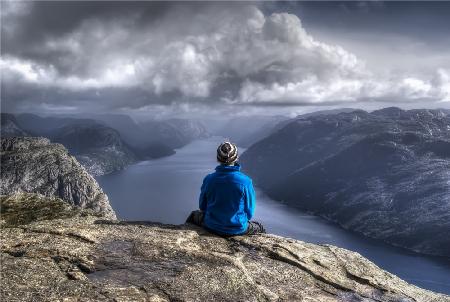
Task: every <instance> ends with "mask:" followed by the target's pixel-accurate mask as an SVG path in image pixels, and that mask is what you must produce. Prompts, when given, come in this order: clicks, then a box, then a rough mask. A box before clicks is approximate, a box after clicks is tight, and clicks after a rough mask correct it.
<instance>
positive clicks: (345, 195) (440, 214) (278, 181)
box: [241, 108, 450, 257]
mask: <svg viewBox="0 0 450 302" xmlns="http://www.w3.org/2000/svg"><path fill="white" fill-rule="evenodd" d="M241 162H242V164H243V167H244V168H245V171H246V172H247V173H248V174H249V175H251V176H252V177H253V179H254V181H255V183H256V184H257V185H258V186H260V187H262V188H263V189H264V190H265V191H266V192H267V193H268V194H269V195H270V196H271V197H272V198H274V199H277V200H280V201H283V202H285V203H288V204H290V205H292V206H296V207H299V208H301V209H303V210H307V211H311V212H313V213H315V214H317V215H320V216H323V217H326V218H327V219H330V220H332V221H335V222H337V223H339V224H340V225H341V226H343V227H344V228H346V229H350V230H354V231H356V232H359V233H363V234H365V235H367V236H369V237H373V238H377V239H381V240H384V241H386V242H389V243H391V244H393V245H397V246H402V247H406V248H409V249H412V250H415V251H419V252H422V253H427V254H436V255H443V256H447V257H448V256H450V237H449V236H448V234H449V233H450V185H449V177H450V174H449V171H450V117H449V116H448V115H446V114H444V113H443V112H442V111H441V110H409V111H404V110H401V109H399V108H385V109H382V110H376V111H373V112H372V113H368V112H365V111H361V110H359V111H354V112H351V113H339V114H334V115H319V116H310V117H303V118H298V119H296V120H295V121H292V122H291V123H289V124H288V125H286V126H285V127H284V128H282V129H280V130H279V131H277V132H275V133H273V134H272V135H270V136H269V137H267V138H265V139H263V140H261V141H259V142H258V143H256V144H254V145H253V146H251V147H250V148H249V149H248V150H247V151H246V152H245V153H244V154H243V155H242V156H241Z"/></svg>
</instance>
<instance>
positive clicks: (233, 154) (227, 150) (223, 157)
mask: <svg viewBox="0 0 450 302" xmlns="http://www.w3.org/2000/svg"><path fill="white" fill-rule="evenodd" d="M237 159H238V150H237V147H236V145H235V144H233V143H230V142H223V143H221V144H220V145H219V147H218V148H217V160H218V161H219V162H221V163H223V164H227V165H230V164H232V163H234V162H235V161H237Z"/></svg>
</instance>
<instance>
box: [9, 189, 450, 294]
mask: <svg viewBox="0 0 450 302" xmlns="http://www.w3.org/2000/svg"><path fill="white" fill-rule="evenodd" d="M34 195H35V194H19V195H14V196H10V197H2V198H1V202H2V205H3V206H2V219H3V221H2V225H3V227H2V229H1V231H0V232H1V237H2V246H1V261H2V278H1V281H0V282H1V286H0V295H1V298H2V300H4V301H78V300H82V301H113V300H114V301H321V302H326V301H366V302H370V301H392V302H394V301H395V302H400V301H401V302H412V301H428V302H430V301H436V302H437V301H440V302H444V301H447V302H448V301H450V297H448V296H444V295H438V294H435V293H432V292H429V291H426V290H422V289H419V288H417V287H415V286H412V285H409V284H407V283H406V282H404V281H402V280H400V279H399V278H397V277H395V276H393V275H391V274H389V273H387V272H385V271H383V270H381V269H380V268H378V267H377V266H375V265H374V264H373V263H371V262H370V261H368V260H367V259H365V258H363V257H362V256H360V255H359V254H357V253H354V252H350V251H348V250H344V249H341V248H337V247H334V246H329V245H315V244H308V243H305V242H301V241H297V240H292V239H286V238H281V237H278V236H273V235H258V236H251V237H233V238H228V239H224V238H221V237H217V236H215V235H212V234H210V233H207V232H206V231H204V230H203V229H200V228H196V227H193V226H189V225H184V226H168V225H159V224H152V223H145V222H118V221H111V220H99V218H98V217H95V216H92V212H89V211H85V210H80V209H73V210H74V211H75V212H71V210H70V207H69V206H68V205H67V204H65V203H64V202H62V201H61V200H58V199H56V198H53V199H46V200H45V201H43V200H41V199H42V198H41V197H39V198H40V199H39V198H38V199H39V200H37V201H35V199H36V197H35V196H34ZM24 204H26V207H29V208H33V211H32V212H33V213H40V214H39V215H35V217H34V218H33V219H34V221H33V219H29V218H25V219H22V220H20V221H21V224H20V225H17V223H12V222H14V221H17V217H16V216H14V215H17V213H23V206H22V205H24ZM42 207H43V208H42ZM49 213H52V215H49ZM11 223H12V224H11Z"/></svg>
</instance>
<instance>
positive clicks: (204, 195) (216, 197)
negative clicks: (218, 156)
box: [199, 164, 255, 234]
mask: <svg viewBox="0 0 450 302" xmlns="http://www.w3.org/2000/svg"><path fill="white" fill-rule="evenodd" d="M199 203H200V210H202V211H203V212H204V213H205V215H204V225H205V226H206V227H207V228H209V229H212V230H214V231H216V232H220V233H225V234H241V233H244V232H245V231H246V230H247V225H248V221H249V220H250V219H251V218H252V217H253V213H254V210H255V192H254V190H253V185H252V181H251V180H250V178H249V177H247V176H246V175H244V174H243V173H241V172H240V165H239V164H235V165H233V166H228V165H219V166H217V167H216V172H214V173H212V174H209V175H208V176H207V177H206V178H205V179H204V181H203V185H202V189H201V193H200V202H199Z"/></svg>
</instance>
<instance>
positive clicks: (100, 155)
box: [50, 122, 138, 176]
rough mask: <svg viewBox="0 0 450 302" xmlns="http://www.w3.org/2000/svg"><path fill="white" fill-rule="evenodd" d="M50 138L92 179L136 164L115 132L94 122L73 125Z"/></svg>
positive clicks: (135, 159)
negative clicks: (76, 160) (60, 145)
mask: <svg viewBox="0 0 450 302" xmlns="http://www.w3.org/2000/svg"><path fill="white" fill-rule="evenodd" d="M50 137H51V140H52V141H54V142H57V143H61V144H62V145H64V146H65V147H66V148H67V149H68V150H69V151H70V153H71V154H73V155H74V156H75V157H76V158H77V159H78V161H79V162H80V163H81V164H82V165H83V166H84V167H85V168H86V169H87V170H88V172H89V173H91V174H92V175H94V176H98V175H103V174H108V173H111V172H114V171H117V170H121V169H123V168H125V167H126V166H128V165H130V164H132V163H134V162H136V161H137V160H138V157H137V156H136V155H135V154H134V153H133V151H132V150H130V148H129V147H128V146H127V145H126V144H125V143H124V142H123V141H122V138H121V136H120V134H119V133H118V131H116V130H114V129H113V128H110V127H107V126H104V125H101V124H98V123H96V122H91V123H86V122H80V123H72V124H69V125H66V126H63V127H60V128H57V129H55V130H54V131H53V132H52V134H51V135H50Z"/></svg>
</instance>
